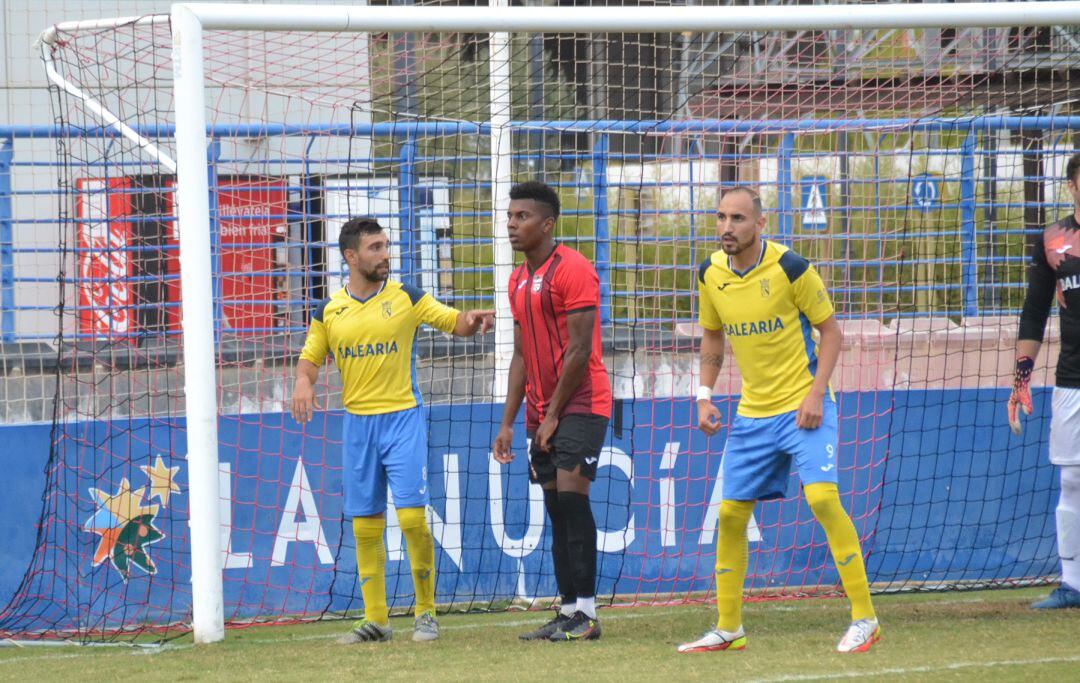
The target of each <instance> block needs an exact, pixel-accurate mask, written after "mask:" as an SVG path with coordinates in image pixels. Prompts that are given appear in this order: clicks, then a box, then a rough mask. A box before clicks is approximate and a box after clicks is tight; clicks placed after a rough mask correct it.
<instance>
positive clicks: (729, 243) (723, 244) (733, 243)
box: [720, 235, 754, 256]
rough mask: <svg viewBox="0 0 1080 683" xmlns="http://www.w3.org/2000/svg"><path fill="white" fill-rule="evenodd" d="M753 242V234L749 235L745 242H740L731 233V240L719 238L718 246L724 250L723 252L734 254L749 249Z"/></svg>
mask: <svg viewBox="0 0 1080 683" xmlns="http://www.w3.org/2000/svg"><path fill="white" fill-rule="evenodd" d="M753 244H754V236H753V235H751V236H750V239H748V240H747V241H745V242H740V241H739V238H738V237H735V236H734V235H732V239H731V240H724V239H721V240H720V248H721V249H723V250H724V253H725V254H727V255H728V256H735V255H736V254H741V253H742V252H744V251H746V250H747V249H749V248H750V247H751V246H752V245H753Z"/></svg>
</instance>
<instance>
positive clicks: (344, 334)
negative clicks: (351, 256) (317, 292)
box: [300, 280, 459, 415]
mask: <svg viewBox="0 0 1080 683" xmlns="http://www.w3.org/2000/svg"><path fill="white" fill-rule="evenodd" d="M458 313H459V311H458V310H457V309H454V308H451V307H449V306H446V305H444V304H441V303H439V302H438V301H436V300H435V297H433V296H431V295H430V294H428V293H426V292H424V291H423V290H420V289H417V288H416V287H411V286H409V285H404V284H401V283H400V282H393V281H390V280H388V281H386V282H385V283H383V286H382V288H380V290H379V291H378V292H376V293H375V294H372V295H371V296H370V297H368V298H367V299H359V298H357V297H355V296H353V295H352V294H351V293H350V292H349V289H348V287H342V288H341V289H340V290H338V291H337V292H334V294H333V295H331V297H330V298H329V299H326V300H325V301H323V302H322V303H320V304H319V305H318V307H316V309H315V312H314V313H313V314H312V316H311V325H310V327H309V328H308V334H307V340H306V341H305V342H304V349H303V350H302V351H301V352H300V357H301V358H303V359H304V360H308V361H311V362H312V363H314V364H315V365H316V366H321V365H322V364H323V362H325V360H326V356H327V354H331V355H333V357H334V363H335V364H336V365H337V366H338V372H340V373H341V385H342V388H341V393H342V396H341V400H342V403H343V404H344V405H345V410H346V411H347V412H349V413H352V414H354V415H379V414H382V413H392V412H396V411H399V410H408V409H409V408H415V407H416V406H418V405H420V404H421V403H422V400H421V397H420V388H419V387H418V385H417V383H416V360H415V358H416V357H415V354H414V353H413V341H414V340H415V338H416V328H417V327H419V326H420V324H421V323H426V324H428V325H431V326H432V327H434V328H436V329H438V330H442V331H443V332H452V331H453V329H454V325H455V324H456V323H457V317H458Z"/></svg>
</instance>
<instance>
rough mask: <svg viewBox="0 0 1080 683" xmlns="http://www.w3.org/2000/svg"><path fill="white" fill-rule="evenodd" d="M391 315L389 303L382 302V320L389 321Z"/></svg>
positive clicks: (392, 311)
mask: <svg viewBox="0 0 1080 683" xmlns="http://www.w3.org/2000/svg"><path fill="white" fill-rule="evenodd" d="M392 315H394V309H392V308H390V302H389V301H384V302H383V305H382V317H383V320H389V319H390V317H391V316H392Z"/></svg>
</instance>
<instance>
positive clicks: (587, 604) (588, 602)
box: [577, 596, 596, 619]
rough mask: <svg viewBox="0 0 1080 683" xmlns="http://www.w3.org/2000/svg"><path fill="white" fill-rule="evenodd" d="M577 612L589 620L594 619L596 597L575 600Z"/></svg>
mask: <svg viewBox="0 0 1080 683" xmlns="http://www.w3.org/2000/svg"><path fill="white" fill-rule="evenodd" d="M577 611H579V612H584V613H585V616H587V617H588V618H590V619H595V618H596V597H595V596H594V597H591V598H581V597H579V598H578V599H577Z"/></svg>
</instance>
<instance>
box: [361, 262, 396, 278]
mask: <svg viewBox="0 0 1080 683" xmlns="http://www.w3.org/2000/svg"><path fill="white" fill-rule="evenodd" d="M361 275H363V276H364V279H365V280H367V281H368V282H384V281H386V279H387V278H389V277H390V263H389V262H386V263H380V264H379V265H377V266H375V267H374V268H372V269H371V270H369V271H366V272H364V273H361Z"/></svg>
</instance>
